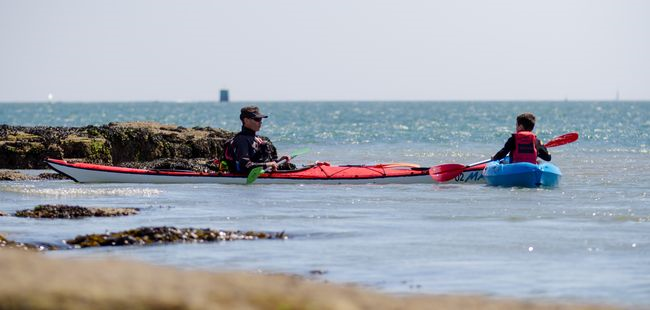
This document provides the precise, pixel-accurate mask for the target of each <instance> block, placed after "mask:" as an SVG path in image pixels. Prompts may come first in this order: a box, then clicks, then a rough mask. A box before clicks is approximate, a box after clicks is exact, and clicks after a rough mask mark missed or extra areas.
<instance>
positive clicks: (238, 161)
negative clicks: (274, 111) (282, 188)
mask: <svg viewBox="0 0 650 310" xmlns="http://www.w3.org/2000/svg"><path fill="white" fill-rule="evenodd" d="M267 117H268V116H267V115H264V114H262V113H260V109H259V108H258V107H256V106H247V107H243V108H242V109H241V113H240V114H239V119H240V120H241V122H242V128H241V131H240V132H239V133H237V134H236V135H235V137H234V138H232V139H231V140H229V141H228V142H226V149H225V152H224V153H225V157H226V162H227V163H228V169H229V170H230V172H237V173H248V172H250V171H251V169H253V168H255V167H262V168H264V169H267V168H271V170H277V169H278V161H279V160H278V159H277V158H274V157H273V155H272V153H271V147H270V145H269V144H268V143H267V142H266V141H264V140H263V139H262V138H260V137H259V136H257V134H256V133H257V132H258V131H259V130H260V129H261V128H262V119H265V118H267ZM282 159H287V161H288V159H289V158H288V157H286V156H283V157H282V158H280V160H282Z"/></svg>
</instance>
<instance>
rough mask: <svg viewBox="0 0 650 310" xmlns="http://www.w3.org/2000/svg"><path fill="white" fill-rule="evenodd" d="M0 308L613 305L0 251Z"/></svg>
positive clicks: (561, 306) (584, 306)
mask: <svg viewBox="0 0 650 310" xmlns="http://www.w3.org/2000/svg"><path fill="white" fill-rule="evenodd" d="M0 278H2V279H4V281H0V309H4V308H7V309H32V308H34V309H36V308H38V309H82V308H87V309H221V308H223V309H506V310H507V309H540V310H542V309H576V310H577V309H585V310H587V309H593V310H596V309H617V308H616V307H614V306H609V305H585V304H571V303H565V302H553V301H534V300H518V299H505V298H498V299H497V298H488V297H485V296H476V295H412V296H397V295H391V294H386V293H380V292H375V291H371V290H368V289H364V288H360V287H356V286H353V285H344V284H332V283H322V282H320V281H314V280H310V279H305V278H302V277H299V276H291V275H282V274H256V273H249V272H205V271H191V270H190V271H188V270H181V269H177V268H173V267H161V266H155V265H151V264H147V263H142V262H136V261H125V260H115V259H98V260H95V259H93V260H84V259H77V258H75V259H62V258H52V257H45V256H44V255H43V254H41V253H27V252H24V251H18V250H0Z"/></svg>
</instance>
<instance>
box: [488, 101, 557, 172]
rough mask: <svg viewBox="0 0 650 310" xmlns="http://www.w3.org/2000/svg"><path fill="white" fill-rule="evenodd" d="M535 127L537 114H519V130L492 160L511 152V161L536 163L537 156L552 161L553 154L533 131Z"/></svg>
mask: <svg viewBox="0 0 650 310" xmlns="http://www.w3.org/2000/svg"><path fill="white" fill-rule="evenodd" d="M533 128H535V115H533V114H532V113H523V114H521V115H519V116H517V132H516V133H513V134H512V137H510V139H508V141H506V144H505V145H504V146H503V148H502V149H501V150H500V151H498V152H497V153H496V154H494V156H492V160H499V159H502V158H504V157H506V155H508V153H510V162H511V163H517V162H529V163H533V164H536V163H537V157H539V158H541V159H543V160H546V161H551V154H549V153H548V150H547V149H546V147H545V146H544V145H543V144H542V142H541V141H539V140H538V139H537V137H536V136H535V134H534V133H532V131H533Z"/></svg>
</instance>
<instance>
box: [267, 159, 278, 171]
mask: <svg viewBox="0 0 650 310" xmlns="http://www.w3.org/2000/svg"><path fill="white" fill-rule="evenodd" d="M265 165H266V168H267V169H271V171H275V170H278V163H276V162H274V161H269V162H267V163H266V164H265Z"/></svg>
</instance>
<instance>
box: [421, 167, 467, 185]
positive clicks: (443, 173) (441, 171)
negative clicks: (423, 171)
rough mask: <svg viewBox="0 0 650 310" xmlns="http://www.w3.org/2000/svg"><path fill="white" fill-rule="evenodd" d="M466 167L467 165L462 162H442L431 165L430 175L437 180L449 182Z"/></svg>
mask: <svg viewBox="0 0 650 310" xmlns="http://www.w3.org/2000/svg"><path fill="white" fill-rule="evenodd" d="M464 169H465V165H461V164H442V165H438V166H434V167H431V169H429V175H430V176H431V178H432V179H433V180H434V181H436V182H447V181H449V180H451V179H453V178H455V177H457V176H458V175H459V174H461V173H463V170H464Z"/></svg>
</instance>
